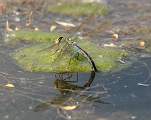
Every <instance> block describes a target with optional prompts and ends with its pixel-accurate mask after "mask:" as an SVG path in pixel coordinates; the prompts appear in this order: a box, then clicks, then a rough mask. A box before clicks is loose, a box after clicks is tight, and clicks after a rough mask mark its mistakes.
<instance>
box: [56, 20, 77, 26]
mask: <svg viewBox="0 0 151 120" xmlns="http://www.w3.org/2000/svg"><path fill="white" fill-rule="evenodd" d="M56 23H57V24H59V25H62V26H65V27H76V25H75V24H73V23H69V22H63V21H56Z"/></svg>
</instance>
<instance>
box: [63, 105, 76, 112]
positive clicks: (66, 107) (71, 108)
mask: <svg viewBox="0 0 151 120" xmlns="http://www.w3.org/2000/svg"><path fill="white" fill-rule="evenodd" d="M77 107H78V106H77V105H71V106H62V107H61V108H62V109H63V110H67V111H70V110H75V109H76V108H77Z"/></svg>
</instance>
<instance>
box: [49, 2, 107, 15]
mask: <svg viewBox="0 0 151 120" xmlns="http://www.w3.org/2000/svg"><path fill="white" fill-rule="evenodd" d="M48 12H50V13H55V14H63V15H71V16H85V15H86V16H87V15H94V14H96V15H101V16H104V15H107V13H108V7H107V6H106V5H104V4H97V3H83V4H80V3H63V4H61V5H53V6H49V7H48Z"/></svg>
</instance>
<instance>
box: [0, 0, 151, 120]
mask: <svg viewBox="0 0 151 120" xmlns="http://www.w3.org/2000/svg"><path fill="white" fill-rule="evenodd" d="M108 4H109V6H110V8H111V10H112V12H110V14H109V15H108V16H107V17H105V18H103V19H105V20H109V19H110V20H111V21H112V29H113V30H115V31H118V30H119V31H120V30H123V29H124V30H125V31H126V30H127V29H128V30H130V27H131V26H132V25H134V26H135V25H136V26H137V25H140V26H148V25H149V24H150V19H149V18H150V15H149V13H150V11H151V9H150V6H151V2H150V0H143V1H141V0H133V1H131V0H127V1H125V0H116V1H115V0H108ZM145 17H146V19H145V20H142V19H138V18H145ZM101 19H102V18H101ZM101 34H102V35H103V34H104V33H101ZM105 37H106V36H105ZM127 37H130V38H131V39H134V40H136V39H135V38H136V37H138V34H130V35H129V36H122V38H121V39H124V38H125V39H126V38H127ZM139 37H140V38H144V36H143V34H139ZM106 39H107V38H106ZM106 39H103V40H102V41H105V40H106ZM14 49H15V48H14V47H12V46H11V45H5V44H4V43H3V41H1V42H0V85H1V87H0V106H1V107H0V120H64V119H69V120H92V119H93V120H148V119H149V118H151V94H150V91H151V58H150V57H148V58H139V59H138V60H137V62H135V63H134V64H133V65H132V66H131V67H129V68H127V69H124V70H122V71H119V72H116V73H108V74H102V73H98V74H96V77H95V80H94V82H93V83H92V85H91V88H90V89H88V90H83V89H82V88H81V87H78V88H77V89H78V91H76V92H73V93H67V94H66V95H65V96H62V94H61V91H59V89H57V88H56V87H55V81H57V79H56V77H55V74H50V73H30V72H25V71H23V70H22V69H21V68H20V67H19V66H17V65H16V63H15V61H14V60H12V59H11V57H10V56H9V53H11V52H12V51H13V50H14ZM88 78H89V74H84V73H83V74H82V73H81V74H79V81H78V85H79V86H82V85H83V83H84V82H85V80H87V79H88ZM71 80H76V75H75V74H74V75H73V77H72V78H71ZM8 82H9V83H11V84H13V85H15V88H12V89H10V88H7V87H2V86H5V85H6V84H7V83H8ZM62 84H65V83H62ZM70 84H72V85H73V87H74V88H75V86H74V85H75V84H74V83H70ZM76 84H77V83H76ZM65 85H67V84H65ZM70 98H72V99H73V100H72V101H71V100H70ZM45 103H51V104H49V105H48V104H45ZM62 103H65V104H66V105H75V106H78V107H77V109H74V110H68V111H67V110H65V109H62V107H63V105H64V104H62Z"/></svg>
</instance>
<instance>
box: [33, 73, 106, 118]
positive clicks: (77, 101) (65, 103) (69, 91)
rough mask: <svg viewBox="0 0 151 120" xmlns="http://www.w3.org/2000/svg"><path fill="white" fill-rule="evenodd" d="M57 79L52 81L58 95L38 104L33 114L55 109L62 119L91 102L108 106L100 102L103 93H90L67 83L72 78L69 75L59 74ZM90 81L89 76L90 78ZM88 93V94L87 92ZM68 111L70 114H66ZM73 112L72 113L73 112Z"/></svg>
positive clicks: (85, 88) (83, 88)
mask: <svg viewBox="0 0 151 120" xmlns="http://www.w3.org/2000/svg"><path fill="white" fill-rule="evenodd" d="M58 77H59V78H61V79H56V80H55V81H54V84H55V88H56V89H57V90H58V91H59V92H60V94H59V95H57V96H55V97H54V98H52V99H50V100H47V101H45V102H42V103H40V104H39V105H37V106H36V107H35V108H34V111H35V112H39V111H44V110H48V109H51V108H52V107H55V108H56V109H57V110H58V111H59V115H61V117H64V118H68V117H72V116H70V114H71V112H72V111H73V110H76V109H78V108H80V107H81V105H83V104H92V103H93V102H98V103H102V104H109V103H107V102H105V101H102V100H101V99H102V98H101V95H103V94H104V93H105V91H104V92H103V91H102V92H100V94H96V93H93V94H92V93H91V92H92V91H91V90H90V89H91V88H88V87H85V85H84V86H82V87H81V86H78V85H77V84H73V83H72V82H75V81H68V79H70V78H71V77H72V75H70V74H67V76H66V74H65V77H64V74H59V75H58ZM90 79H91V76H90ZM89 91H90V92H89ZM68 111H70V113H68ZM73 112H74V111H73Z"/></svg>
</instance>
